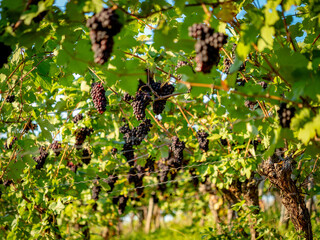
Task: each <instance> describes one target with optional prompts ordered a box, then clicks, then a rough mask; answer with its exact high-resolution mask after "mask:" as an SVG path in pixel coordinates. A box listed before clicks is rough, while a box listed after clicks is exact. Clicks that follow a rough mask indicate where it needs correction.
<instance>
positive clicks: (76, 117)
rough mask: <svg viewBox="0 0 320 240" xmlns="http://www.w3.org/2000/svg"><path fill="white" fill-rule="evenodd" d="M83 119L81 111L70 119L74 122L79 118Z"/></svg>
mask: <svg viewBox="0 0 320 240" xmlns="http://www.w3.org/2000/svg"><path fill="white" fill-rule="evenodd" d="M82 119H83V116H82V114H81V113H79V114H77V115H76V116H74V118H73V119H72V121H73V122H74V123H75V124H76V123H78V122H79V121H80V120H82Z"/></svg>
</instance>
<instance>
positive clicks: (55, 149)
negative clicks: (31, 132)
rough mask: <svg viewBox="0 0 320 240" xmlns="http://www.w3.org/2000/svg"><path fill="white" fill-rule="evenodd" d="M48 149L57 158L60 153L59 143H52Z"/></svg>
mask: <svg viewBox="0 0 320 240" xmlns="http://www.w3.org/2000/svg"><path fill="white" fill-rule="evenodd" d="M50 148H51V149H52V151H53V152H54V154H55V155H56V156H57V157H58V156H59V155H60V153H61V143H59V142H58V141H53V143H52V144H51V145H50Z"/></svg>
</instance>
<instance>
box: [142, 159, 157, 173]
mask: <svg viewBox="0 0 320 240" xmlns="http://www.w3.org/2000/svg"><path fill="white" fill-rule="evenodd" d="M154 165H155V158H154V157H152V156H151V155H150V156H149V157H148V158H147V161H146V164H145V165H144V169H145V171H148V172H149V173H152V172H154Z"/></svg>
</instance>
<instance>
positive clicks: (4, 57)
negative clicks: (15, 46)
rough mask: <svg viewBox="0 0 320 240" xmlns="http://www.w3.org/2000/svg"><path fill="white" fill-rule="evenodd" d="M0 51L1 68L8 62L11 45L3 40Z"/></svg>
mask: <svg viewBox="0 0 320 240" xmlns="http://www.w3.org/2000/svg"><path fill="white" fill-rule="evenodd" d="M0 52H1V54H0V68H2V66H3V64H5V63H7V61H8V57H9V56H10V54H11V52H12V49H11V47H10V46H8V45H6V44H4V43H3V42H0Z"/></svg>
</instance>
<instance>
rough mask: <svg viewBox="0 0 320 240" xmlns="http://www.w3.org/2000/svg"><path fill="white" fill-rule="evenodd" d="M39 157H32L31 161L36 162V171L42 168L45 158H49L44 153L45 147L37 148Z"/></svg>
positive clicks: (47, 154)
mask: <svg viewBox="0 0 320 240" xmlns="http://www.w3.org/2000/svg"><path fill="white" fill-rule="evenodd" d="M39 151H40V155H39V156H37V157H33V160H35V161H36V162H37V165H36V169H41V168H43V166H44V164H45V161H46V159H47V157H48V156H49V153H48V152H47V151H46V148H45V147H40V148H39Z"/></svg>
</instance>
